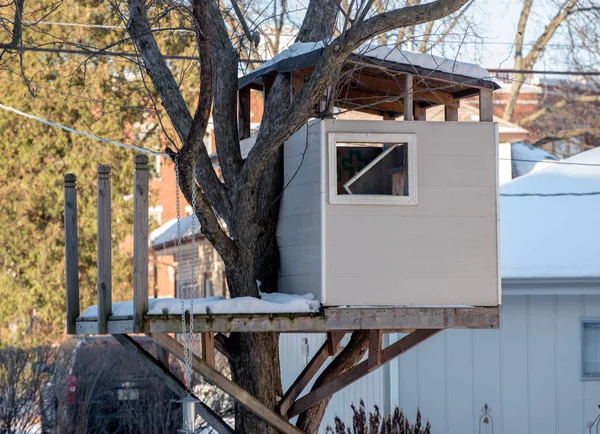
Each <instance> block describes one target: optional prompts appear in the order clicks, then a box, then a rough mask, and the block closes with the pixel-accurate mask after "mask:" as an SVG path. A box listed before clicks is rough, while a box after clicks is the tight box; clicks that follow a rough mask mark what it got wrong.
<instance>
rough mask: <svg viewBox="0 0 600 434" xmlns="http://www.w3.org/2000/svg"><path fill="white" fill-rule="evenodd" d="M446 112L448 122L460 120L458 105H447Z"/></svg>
mask: <svg viewBox="0 0 600 434" xmlns="http://www.w3.org/2000/svg"><path fill="white" fill-rule="evenodd" d="M444 113H445V118H446V122H458V107H457V106H451V105H445V106H444Z"/></svg>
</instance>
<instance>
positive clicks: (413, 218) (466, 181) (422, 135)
mask: <svg viewBox="0 0 600 434" xmlns="http://www.w3.org/2000/svg"><path fill="white" fill-rule="evenodd" d="M323 125H324V127H325V133H326V134H329V133H331V132H348V133H357V132H358V133H400V134H416V137H417V154H418V161H417V186H418V204H417V205H386V206H382V205H340V204H331V203H329V202H326V203H325V231H324V240H325V262H326V263H325V273H326V277H325V287H326V304H327V305H457V304H464V305H477V306H496V305H497V304H498V285H499V282H498V243H497V230H496V226H497V196H496V195H497V173H496V171H497V168H496V165H497V156H496V151H497V149H496V142H497V132H496V125H495V124H493V123H484V122H473V123H464V122H390V121H379V122H378V121H325V122H323ZM324 153H325V150H324ZM324 158H325V155H324ZM409 158H410V157H409ZM409 164H410V160H409ZM326 191H327V190H326Z"/></svg>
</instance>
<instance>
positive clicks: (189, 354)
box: [185, 160, 198, 379]
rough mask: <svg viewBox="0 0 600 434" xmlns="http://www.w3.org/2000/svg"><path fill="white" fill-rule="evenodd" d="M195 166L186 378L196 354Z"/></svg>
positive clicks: (194, 171) (194, 162)
mask: <svg viewBox="0 0 600 434" xmlns="http://www.w3.org/2000/svg"><path fill="white" fill-rule="evenodd" d="M192 166H193V172H192V174H193V178H192V183H191V184H192V216H191V217H192V222H191V231H192V267H191V272H192V286H191V290H190V292H191V294H190V332H189V335H188V339H189V347H188V352H187V357H188V359H187V360H185V369H186V373H185V375H186V376H187V377H186V378H188V379H189V378H191V376H192V356H193V355H194V296H195V295H196V284H197V282H198V279H197V278H196V270H195V268H196V161H195V160H194V161H192Z"/></svg>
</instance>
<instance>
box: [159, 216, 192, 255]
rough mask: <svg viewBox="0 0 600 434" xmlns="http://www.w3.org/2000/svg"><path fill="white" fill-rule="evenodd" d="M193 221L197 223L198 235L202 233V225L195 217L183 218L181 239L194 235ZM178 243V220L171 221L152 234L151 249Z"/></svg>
mask: <svg viewBox="0 0 600 434" xmlns="http://www.w3.org/2000/svg"><path fill="white" fill-rule="evenodd" d="M192 220H194V221H195V225H196V226H195V231H194V232H196V234H199V233H200V223H199V222H198V219H197V218H196V216H195V215H189V216H187V217H182V218H181V220H180V221H181V224H180V226H181V238H186V237H190V236H191V235H192ZM173 241H177V219H173V220H169V221H168V222H167V223H165V224H164V225H162V226H160V227H159V228H157V229H155V230H153V231H152V232H150V243H149V244H150V247H156V246H161V245H163V244H166V243H171V242H173Z"/></svg>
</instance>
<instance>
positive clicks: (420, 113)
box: [414, 104, 427, 121]
mask: <svg viewBox="0 0 600 434" xmlns="http://www.w3.org/2000/svg"><path fill="white" fill-rule="evenodd" d="M414 110H415V121H426V120H427V109H426V108H425V107H421V106H420V105H419V104H415V106H414Z"/></svg>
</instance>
